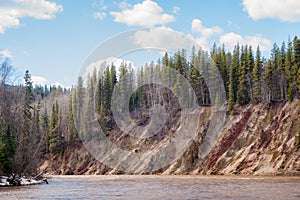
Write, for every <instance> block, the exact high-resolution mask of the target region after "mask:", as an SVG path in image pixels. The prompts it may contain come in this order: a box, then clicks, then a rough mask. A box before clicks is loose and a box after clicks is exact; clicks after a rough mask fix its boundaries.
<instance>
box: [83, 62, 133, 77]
mask: <svg viewBox="0 0 300 200" xmlns="http://www.w3.org/2000/svg"><path fill="white" fill-rule="evenodd" d="M112 64H113V65H114V66H115V67H116V74H117V77H119V75H120V67H121V65H126V66H127V68H128V69H130V68H131V69H133V70H134V69H135V67H134V63H133V62H132V61H130V60H124V59H121V58H116V57H108V58H106V59H101V60H98V61H96V62H93V63H90V64H89V65H88V66H87V67H86V68H85V70H84V72H83V74H81V76H82V77H83V79H84V80H87V77H88V75H91V74H93V72H94V69H96V70H97V72H99V71H103V72H104V70H105V69H106V67H110V66H111V65H112Z"/></svg>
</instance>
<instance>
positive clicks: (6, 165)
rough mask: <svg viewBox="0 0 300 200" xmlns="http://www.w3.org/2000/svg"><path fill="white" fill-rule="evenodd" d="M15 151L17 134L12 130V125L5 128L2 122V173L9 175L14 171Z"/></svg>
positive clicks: (0, 163)
mask: <svg viewBox="0 0 300 200" xmlns="http://www.w3.org/2000/svg"><path fill="white" fill-rule="evenodd" d="M15 151H16V143H15V136H14V133H12V132H11V128H10V125H7V127H6V129H4V130H3V129H2V126H1V124H0V173H1V172H2V173H3V174H6V175H8V174H10V173H12V172H13V171H12V170H13V159H14V156H15Z"/></svg>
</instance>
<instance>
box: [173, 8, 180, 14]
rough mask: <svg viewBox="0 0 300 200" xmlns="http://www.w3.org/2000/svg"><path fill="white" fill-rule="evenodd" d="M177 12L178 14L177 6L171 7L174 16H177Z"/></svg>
mask: <svg viewBox="0 0 300 200" xmlns="http://www.w3.org/2000/svg"><path fill="white" fill-rule="evenodd" d="M179 12H180V8H179V7H177V6H174V7H173V13H174V14H178V13H179Z"/></svg>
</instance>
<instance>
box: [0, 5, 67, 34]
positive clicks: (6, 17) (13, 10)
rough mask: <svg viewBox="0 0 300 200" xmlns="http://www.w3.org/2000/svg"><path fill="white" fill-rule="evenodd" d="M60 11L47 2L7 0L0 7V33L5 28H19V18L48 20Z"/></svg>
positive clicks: (56, 6)
mask: <svg viewBox="0 0 300 200" xmlns="http://www.w3.org/2000/svg"><path fill="white" fill-rule="evenodd" d="M62 10H63V7H62V6H61V5H58V4H56V3H55V2H50V1H47V0H8V2H7V3H6V4H5V6H0V33H1V34H3V33H4V32H5V30H6V29H7V28H12V27H19V26H20V25H21V23H20V19H21V18H24V17H32V18H35V19H41V20H49V19H53V18H54V17H55V13H57V12H61V11H62Z"/></svg>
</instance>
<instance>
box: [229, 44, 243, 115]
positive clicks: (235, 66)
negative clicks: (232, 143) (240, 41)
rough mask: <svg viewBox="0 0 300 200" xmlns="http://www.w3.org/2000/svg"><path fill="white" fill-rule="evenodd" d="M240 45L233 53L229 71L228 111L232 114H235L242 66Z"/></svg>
mask: <svg viewBox="0 0 300 200" xmlns="http://www.w3.org/2000/svg"><path fill="white" fill-rule="evenodd" d="M239 49H240V48H239V45H237V46H235V48H234V52H233V59H232V64H231V66H230V69H229V85H228V111H229V112H230V114H233V105H234V104H235V102H236V91H237V83H238V80H237V77H238V70H239V66H240V62H239V55H240V50H239Z"/></svg>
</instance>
